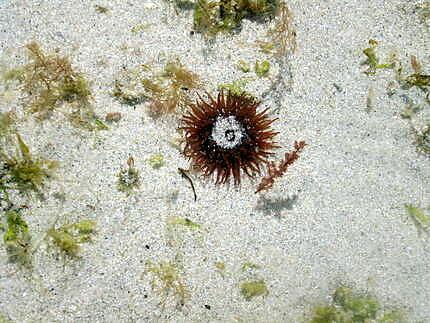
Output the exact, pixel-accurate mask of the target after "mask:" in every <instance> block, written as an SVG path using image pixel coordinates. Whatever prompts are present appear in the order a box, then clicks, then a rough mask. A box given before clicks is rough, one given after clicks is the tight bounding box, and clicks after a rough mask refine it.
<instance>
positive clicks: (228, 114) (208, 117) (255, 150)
mask: <svg viewBox="0 0 430 323" xmlns="http://www.w3.org/2000/svg"><path fill="white" fill-rule="evenodd" d="M208 97H209V100H208V101H205V100H203V99H202V98H201V97H199V100H197V102H196V103H195V104H191V105H190V106H189V111H188V113H187V114H186V115H184V116H183V118H182V123H183V126H182V127H181V128H180V129H182V130H183V131H184V132H185V141H186V146H185V149H184V154H185V156H186V157H188V158H189V159H190V160H191V161H192V162H193V163H194V165H195V166H197V168H199V169H200V170H201V172H202V173H203V174H204V175H205V176H211V175H212V174H216V179H215V182H216V183H217V184H223V183H226V182H227V181H228V180H229V179H230V177H231V176H232V177H233V178H234V183H235V184H236V185H238V184H240V181H241V171H242V172H243V173H245V174H246V175H248V176H249V177H252V176H253V175H255V174H260V166H261V165H262V164H265V163H267V157H268V156H269V155H271V154H272V152H271V151H272V150H273V149H274V148H278V146H277V145H276V143H275V142H274V141H273V138H274V137H275V136H276V134H277V132H274V131H273V130H272V129H271V128H270V125H271V124H272V122H273V121H275V120H276V119H270V118H269V117H268V115H267V110H268V109H265V110H263V111H261V112H257V107H258V106H259V105H260V102H259V101H256V100H255V99H254V98H252V97H251V96H249V95H248V94H246V93H242V94H240V95H237V94H234V93H232V92H228V93H227V94H225V93H224V91H221V92H219V93H218V96H217V99H216V100H215V99H214V98H213V97H211V96H210V95H208Z"/></svg>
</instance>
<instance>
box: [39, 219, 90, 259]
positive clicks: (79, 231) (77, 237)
mask: <svg viewBox="0 0 430 323" xmlns="http://www.w3.org/2000/svg"><path fill="white" fill-rule="evenodd" d="M95 233H96V222H95V221H93V220H82V221H79V222H76V223H71V224H64V225H62V226H61V227H59V228H55V226H53V227H52V228H50V229H49V230H48V232H47V239H48V241H49V242H50V243H52V245H53V246H55V247H56V248H58V249H59V251H60V252H61V253H62V254H64V255H66V256H69V257H72V258H75V257H77V256H78V255H79V251H80V245H81V244H82V243H86V242H91V241H92V237H93V235H94V234H95Z"/></svg>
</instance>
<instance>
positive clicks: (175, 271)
mask: <svg viewBox="0 0 430 323" xmlns="http://www.w3.org/2000/svg"><path fill="white" fill-rule="evenodd" d="M148 274H149V275H151V276H152V278H151V288H152V290H154V291H156V292H157V293H158V294H159V295H160V297H161V302H160V303H161V305H162V306H163V307H164V306H165V303H166V301H167V299H168V297H169V296H170V297H173V298H174V299H175V301H176V303H177V305H181V306H182V305H184V304H185V303H186V302H187V300H188V299H189V293H188V290H187V287H186V285H185V283H184V282H183V279H182V276H181V274H180V272H179V268H178V266H177V265H176V264H175V263H172V262H163V261H162V262H159V263H158V264H154V263H152V262H151V261H148V262H147V263H146V269H145V271H144V272H143V275H144V276H145V275H148Z"/></svg>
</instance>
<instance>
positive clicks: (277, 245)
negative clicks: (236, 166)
mask: <svg viewBox="0 0 430 323" xmlns="http://www.w3.org/2000/svg"><path fill="white" fill-rule="evenodd" d="M405 3H406V1H403V0H391V1H383V0H374V1H359V0H337V1H335V0H330V1H310V0H306V1H304V0H300V1H299V0H294V1H289V6H290V8H291V10H292V12H293V14H294V17H295V25H296V28H297V42H298V49H297V52H296V53H295V54H294V55H293V56H292V57H291V58H290V60H289V61H288V65H287V67H288V68H290V69H291V72H292V85H291V88H290V89H288V91H287V89H286V88H285V87H284V90H283V93H281V94H280V98H281V99H280V105H277V104H276V97H275V94H273V95H271V96H268V97H267V98H266V99H265V100H264V101H263V105H264V106H269V107H270V108H271V109H273V110H275V109H276V111H277V113H275V114H273V116H276V117H278V118H279V120H278V121H277V122H276V123H275V124H274V128H275V130H276V131H279V132H280V134H279V136H278V141H279V143H280V144H281V146H283V148H282V149H280V150H279V154H278V156H282V154H283V153H284V152H285V151H287V150H289V149H291V147H292V143H293V142H294V140H305V141H306V142H307V143H308V146H307V147H306V148H305V150H304V152H303V154H302V156H301V158H300V159H299V160H298V161H297V163H296V164H294V166H293V167H291V169H290V170H289V172H288V173H287V174H286V176H284V177H283V178H282V179H280V180H279V181H278V182H277V183H276V184H275V186H274V188H273V189H272V190H271V191H269V192H268V193H266V194H262V196H265V198H266V199H287V198H292V199H293V200H295V202H293V203H291V204H292V205H291V206H290V207H288V208H287V209H285V208H284V209H281V210H280V209H279V208H278V209H276V208H275V209H272V210H269V209H262V208H261V202H262V197H260V196H259V195H256V194H254V191H255V187H256V184H257V182H250V181H248V180H246V181H244V183H243V185H242V186H241V187H240V189H238V190H236V189H234V188H233V187H226V186H223V187H215V186H214V185H213V184H211V183H209V182H208V181H206V180H205V179H201V178H198V177H197V178H194V184H195V185H196V190H197V194H198V200H197V202H194V201H193V197H192V192H191V190H190V188H189V183H188V182H187V181H186V180H185V179H183V178H181V176H180V174H179V173H178V171H177V168H178V167H183V168H187V167H188V166H189V163H188V162H187V161H186V160H185V159H184V158H183V157H182V156H181V154H180V153H179V152H178V151H177V150H175V148H173V147H172V146H171V145H169V143H168V141H169V140H171V139H172V138H173V137H175V136H177V135H176V130H175V129H176V127H177V121H176V120H175V119H174V118H169V117H168V118H164V119H161V120H159V121H155V122H154V120H153V119H151V118H150V117H149V116H148V115H147V113H146V106H145V105H144V104H141V105H138V106H136V108H135V109H133V107H130V106H126V105H121V104H120V103H119V102H118V101H115V100H114V99H113V98H112V97H111V96H110V94H109V92H110V91H111V90H112V85H113V80H114V78H115V77H116V75H117V73H118V72H119V71H120V70H121V68H122V66H127V67H133V66H135V65H137V64H144V63H153V65H154V66H155V67H159V68H160V67H162V66H163V64H164V63H165V62H166V60H167V59H169V58H171V57H179V58H180V59H181V60H182V62H184V63H185V64H186V65H187V66H188V67H189V68H190V69H192V70H193V71H194V72H196V73H197V74H199V75H200V76H201V77H202V79H203V81H204V83H205V85H206V86H205V88H206V89H207V90H208V91H213V90H214V89H216V86H217V84H219V83H226V82H232V81H233V80H235V79H238V78H239V77H242V73H240V72H238V71H237V69H236V68H235V65H236V63H237V61H238V60H239V59H243V60H246V61H248V62H254V61H255V60H257V59H258V60H262V59H265V58H267V56H264V55H263V54H261V53H259V52H258V51H257V50H256V48H255V44H254V41H255V40H256V39H260V38H261V37H262V36H263V35H264V32H265V28H266V27H267V26H264V25H258V24H256V23H251V22H245V23H244V28H243V30H242V32H241V33H239V34H237V35H235V36H233V37H225V38H224V37H219V38H218V40H217V41H216V42H215V43H214V44H213V45H208V44H207V43H205V41H204V40H203V39H202V38H201V36H200V35H198V34H196V35H194V36H190V35H189V31H190V30H191V27H192V17H191V15H181V16H180V17H178V16H176V14H175V12H174V10H173V9H169V10H167V9H166V8H167V7H166V6H165V5H164V4H162V3H161V1H155V0H153V1H148V0H145V1H135V0H130V1H104V2H103V1H100V2H93V1H82V0H81V1H56V0H50V1H3V2H2V3H1V4H0V46H1V51H5V50H6V49H7V48H10V49H15V52H21V53H22V52H23V48H22V46H23V45H25V44H26V43H28V42H29V41H31V40H37V41H38V42H39V43H40V44H42V46H43V47H44V48H50V49H53V48H55V47H59V48H61V51H62V53H66V54H69V55H70V56H71V57H72V60H73V64H74V66H75V67H76V68H77V69H79V70H81V71H83V72H84V73H85V75H86V76H87V77H88V79H89V80H91V81H92V89H93V91H94V106H95V108H96V112H97V113H98V114H99V115H101V116H103V115H105V114H106V113H107V112H111V111H119V112H121V113H122V114H123V119H122V120H121V121H120V122H119V123H118V125H113V126H111V127H110V130H109V131H104V132H98V133H97V134H91V133H85V132H81V131H78V130H76V129H74V128H73V127H71V126H70V124H68V123H67V122H63V121H62V120H59V119H55V118H54V119H52V120H50V121H47V122H45V123H43V124H39V123H35V122H34V121H32V120H29V121H27V122H24V123H22V124H21V125H20V127H19V130H20V132H21V133H22V135H23V137H24V138H25V140H26V141H27V142H28V143H29V144H30V146H31V147H32V149H33V150H34V151H35V152H38V153H40V154H41V155H43V156H46V157H47V158H51V159H56V160H58V161H60V162H61V168H60V170H59V174H58V178H57V179H56V180H54V181H53V182H51V183H50V185H49V194H48V198H47V200H46V201H38V200H36V199H34V200H32V201H31V202H29V203H28V204H30V205H31V206H32V207H31V208H30V209H29V210H28V211H26V213H25V215H26V219H28V221H29V224H30V226H31V228H32V229H33V230H34V231H35V232H38V233H41V232H43V231H44V230H46V229H47V228H48V226H49V225H50V223H51V222H52V219H53V218H55V216H57V215H58V214H64V215H68V216H69V217H70V219H72V220H76V219H80V218H83V217H89V218H92V219H96V220H97V223H98V230H99V232H98V235H97V237H96V239H95V242H94V243H93V244H88V245H84V246H83V253H82V261H80V262H75V263H74V264H70V265H67V266H66V267H65V268H64V269H63V265H62V263H61V261H56V260H55V259H54V257H52V256H51V253H52V252H46V251H45V250H44V249H43V248H42V249H41V250H40V252H38V253H37V254H36V257H35V269H34V272H33V274H32V277H33V278H32V279H29V278H23V276H24V277H28V275H23V274H22V273H20V272H16V266H14V265H12V264H8V263H7V261H6V253H5V251H4V248H1V249H0V255H1V257H2V258H1V259H2V260H1V263H0V313H3V314H4V315H5V316H6V317H9V318H10V319H12V320H14V321H16V322H38V321H40V322H60V321H61V322H119V321H120V322H134V321H156V320H160V321H170V322H185V321H187V322H188V321H190V322H208V321H218V322H232V321H244V322H281V321H283V322H293V321H300V320H302V319H303V317H304V315H309V313H310V311H311V309H312V307H313V306H314V305H315V304H319V303H321V302H324V301H326V300H327V299H328V296H329V295H330V294H331V293H332V292H333V290H334V289H335V288H336V287H337V286H338V285H339V284H340V283H345V284H349V285H351V286H353V287H356V288H357V290H361V291H368V292H369V293H370V294H372V295H375V296H377V297H378V298H379V300H380V302H381V303H382V304H385V305H388V306H395V307H399V308H400V309H402V310H403V311H404V312H405V313H407V315H408V321H410V322H417V321H422V322H430V307H429V306H428V304H429V301H428V300H429V298H430V283H429V281H430V256H429V255H430V253H429V251H430V248H429V247H428V243H429V239H428V238H426V236H425V235H423V236H420V235H418V232H417V229H416V227H415V226H414V224H413V222H412V221H411V220H410V219H409V218H408V216H407V214H406V212H405V210H404V207H403V205H404V204H405V203H412V204H414V205H419V206H427V205H429V204H430V195H429V193H430V192H429V185H428V183H429V180H430V169H429V159H428V157H425V156H423V155H419V154H418V153H417V151H416V146H415V145H414V135H413V133H412V131H411V128H410V126H409V124H408V122H407V121H406V120H404V119H402V118H401V117H400V112H401V111H402V110H403V108H404V106H405V104H404V102H403V101H402V98H401V97H400V96H399V95H394V96H393V97H391V98H390V97H388V96H387V94H386V86H387V84H388V83H389V82H390V81H391V80H393V79H394V73H393V72H392V71H389V70H388V71H385V70H382V71H378V73H377V75H376V76H367V75H366V74H364V73H363V70H364V67H363V66H360V62H362V61H363V60H364V56H363V55H362V50H363V49H364V48H365V47H367V45H368V44H367V42H368V40H369V39H370V38H374V39H377V40H378V41H379V46H378V55H379V56H380V57H381V58H382V59H385V58H386V57H388V55H389V53H390V51H395V52H396V53H397V55H398V56H399V58H400V59H401V60H402V61H403V62H404V65H405V66H406V68H408V69H410V68H409V66H408V64H407V62H408V61H409V58H410V56H411V55H416V56H417V57H418V58H419V59H420V60H421V62H422V63H423V66H424V67H426V66H428V63H429V59H430V57H429V49H430V48H429V30H428V25H427V26H426V24H424V23H423V22H421V21H420V17H419V14H418V13H417V11H416V10H414V8H415V7H416V5H417V4H419V3H421V2H420V1H407V4H405ZM95 4H99V5H104V6H106V7H108V8H109V9H110V13H109V14H107V15H105V14H100V13H97V12H96V11H95V9H94V5H95ZM141 23H143V24H149V27H148V29H147V30H143V31H142V32H139V33H132V32H131V31H130V30H131V28H132V27H133V26H136V25H137V24H141ZM125 46H127V49H124V47H125ZM3 54H4V55H6V54H7V53H5V52H4V53H3ZM4 55H3V60H4V59H5V58H4V57H5V56H4ZM102 61H103V62H104V63H105V64H100V62H102ZM271 62H272V71H271V77H272V78H274V77H275V76H276V73H277V68H278V66H277V64H276V62H275V61H274V60H272V61H271ZM426 72H427V74H428V73H429V72H430V71H429V70H427V71H426ZM281 73H285V75H286V77H285V79H286V82H287V81H288V80H289V79H288V74H287V72H286V71H281ZM334 83H336V84H337V85H338V86H340V87H341V89H342V92H339V91H337V90H336V88H335V87H334V85H333V84H334ZM269 86H270V80H269V79H267V80H266V79H260V80H257V81H254V82H252V83H250V85H249V87H248V90H249V91H251V92H253V93H255V94H256V95H261V94H262V93H263V92H264V91H265V90H267V89H268V87H269ZM281 88H282V87H281ZM369 88H373V91H374V93H375V98H374V100H373V108H372V110H371V111H370V112H366V98H367V94H368V91H369ZM414 93H415V92H414ZM419 96H422V94H421V93H419V92H416V97H417V98H418V97H419ZM0 105H1V108H2V110H3V111H6V110H10V109H11V108H18V109H19V107H16V106H6V104H4V103H1V102H0ZM425 109H427V111H428V106H426V107H425ZM420 118H421V119H420ZM414 122H415V123H416V124H417V126H422V125H423V124H424V116H421V117H419V118H416V119H414ZM154 153H162V154H163V155H164V158H165V160H166V166H164V167H163V168H161V169H159V170H154V169H152V168H151V167H150V166H149V164H148V161H147V160H148V158H149V157H150V155H151V154H154ZM130 154H131V155H132V156H133V157H134V159H135V164H136V167H137V168H138V169H139V170H140V172H141V175H142V185H141V188H140V189H139V190H138V191H137V192H136V194H135V195H133V196H130V197H127V196H126V195H125V194H123V193H121V192H118V190H117V187H116V180H117V177H116V174H117V173H118V172H119V170H120V167H121V166H122V165H125V162H126V160H127V158H128V156H129V155H130ZM58 192H60V193H64V195H65V198H66V201H65V202H64V203H61V202H60V201H59V200H57V199H55V197H54V196H53V195H54V193H58ZM176 195H177V198H176V199H175V198H174V197H175V196H176ZM295 195H297V198H296V199H295V198H294V196H295ZM284 204H285V203H284ZM169 216H182V217H188V218H189V219H191V220H192V221H195V222H197V223H200V224H201V225H202V226H203V227H204V232H203V233H202V234H201V235H199V234H195V235H192V234H188V233H186V232H185V233H184V234H183V235H182V237H183V243H182V245H181V246H180V248H179V249H180V251H181V254H182V259H183V264H184V268H183V272H184V280H185V282H186V284H187V286H188V288H189V291H190V296H191V298H190V300H189V301H188V303H187V304H186V305H185V306H184V308H183V309H182V310H177V309H175V306H174V304H172V302H171V299H169V301H168V302H167V305H166V308H165V310H164V312H163V313H160V307H159V306H158V302H159V300H160V299H159V297H158V296H157V294H156V293H154V292H153V291H152V290H151V286H150V281H149V277H142V272H143V271H144V269H145V262H146V261H147V260H152V261H153V262H158V261H161V260H171V259H173V257H174V256H175V253H176V252H175V250H174V248H173V247H172V246H170V245H168V244H167V240H166V239H167V237H166V219H167V218H168V217H169ZM145 245H149V247H150V248H149V249H147V248H145ZM217 261H223V262H224V263H225V265H226V270H225V271H226V274H225V277H224V278H223V277H222V276H221V275H220V274H219V273H218V272H217V270H216V268H215V265H214V263H215V262H217ZM246 261H251V262H253V263H255V264H258V265H259V266H261V268H260V269H257V270H255V271H254V273H243V272H242V270H241V266H242V264H243V263H244V262H246ZM249 277H253V278H261V279H264V280H265V281H266V283H267V286H268V289H269V294H268V295H267V296H266V297H264V298H263V297H257V298H254V299H253V300H251V301H246V300H244V299H243V297H242V296H241V295H240V290H239V287H238V286H239V284H240V282H241V281H243V280H244V279H247V278H249ZM204 305H210V307H211V309H210V310H208V309H206V308H205V307H204Z"/></svg>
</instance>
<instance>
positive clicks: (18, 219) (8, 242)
mask: <svg viewBox="0 0 430 323" xmlns="http://www.w3.org/2000/svg"><path fill="white" fill-rule="evenodd" d="M4 218H5V222H6V223H5V224H4V230H5V233H4V235H3V241H4V244H5V246H6V251H7V253H8V257H9V261H10V262H13V263H18V264H20V265H22V266H24V267H31V263H32V259H31V256H32V250H31V235H30V232H29V229H28V224H27V222H26V221H25V220H24V218H23V217H22V215H21V212H20V211H19V210H8V211H6V212H5V213H4Z"/></svg>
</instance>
